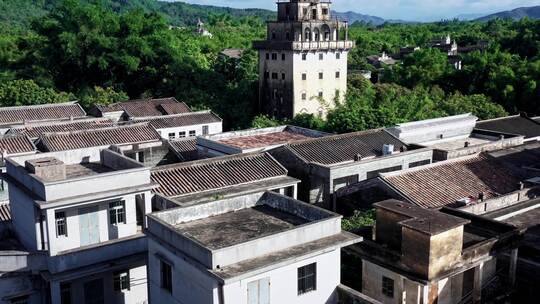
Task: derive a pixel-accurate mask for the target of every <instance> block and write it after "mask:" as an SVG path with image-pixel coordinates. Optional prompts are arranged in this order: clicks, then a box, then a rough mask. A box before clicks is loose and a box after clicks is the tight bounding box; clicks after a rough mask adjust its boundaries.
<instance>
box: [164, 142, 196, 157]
mask: <svg viewBox="0 0 540 304" xmlns="http://www.w3.org/2000/svg"><path fill="white" fill-rule="evenodd" d="M169 144H170V145H171V147H172V149H173V150H174V151H175V152H176V154H177V155H179V156H180V157H181V158H182V160H183V161H193V160H197V159H198V158H199V153H198V152H197V139H195V138H189V139H182V140H173V141H169Z"/></svg>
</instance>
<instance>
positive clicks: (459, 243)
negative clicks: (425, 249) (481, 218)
mask: <svg viewBox="0 0 540 304" xmlns="http://www.w3.org/2000/svg"><path fill="white" fill-rule="evenodd" d="M462 247H463V226H460V227H457V228H454V229H451V230H448V231H445V232H443V233H441V234H437V235H434V236H432V237H431V239H430V251H429V278H433V277H436V276H438V275H440V274H442V273H444V272H446V271H448V270H450V269H452V268H453V267H454V266H455V265H456V264H458V263H459V262H460V260H461V248H462Z"/></svg>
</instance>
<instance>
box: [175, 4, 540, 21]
mask: <svg viewBox="0 0 540 304" xmlns="http://www.w3.org/2000/svg"><path fill="white" fill-rule="evenodd" d="M184 1H187V2H189V3H195V4H207V5H218V6H229V7H241V8H246V7H258V8H266V9H275V7H276V5H275V2H276V1H274V0H184ZM333 2H334V4H333V6H334V9H335V10H337V11H354V12H357V13H362V14H369V15H374V16H380V17H383V18H392V19H404V20H438V19H441V18H452V17H455V16H457V15H460V14H471V13H481V14H490V13H494V12H498V11H502V10H508V9H514V8H517V7H521V6H533V5H540V1H539V0H446V1H445V0H379V1H373V0H334V1H333Z"/></svg>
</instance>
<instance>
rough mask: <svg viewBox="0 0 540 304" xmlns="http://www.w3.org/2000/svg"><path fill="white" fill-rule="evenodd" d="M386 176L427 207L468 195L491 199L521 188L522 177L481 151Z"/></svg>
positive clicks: (401, 189) (405, 193)
mask: <svg viewBox="0 0 540 304" xmlns="http://www.w3.org/2000/svg"><path fill="white" fill-rule="evenodd" d="M381 178H382V180H383V181H385V182H386V183H387V184H389V185H390V186H392V187H393V188H394V189H396V190H398V191H399V192H400V193H402V194H403V195H405V197H407V198H408V199H409V200H411V201H412V202H413V203H415V204H416V205H418V206H420V207H423V208H441V207H444V206H448V205H450V206H451V205H452V204H454V203H455V202H456V201H458V200H460V199H464V198H468V197H472V198H478V195H479V194H480V193H483V194H484V199H490V198H494V197H498V196H500V195H504V194H507V193H510V192H512V191H516V190H518V183H519V182H520V180H521V179H520V177H519V176H517V175H516V174H515V173H514V172H512V171H510V170H508V169H507V168H506V167H505V166H504V165H503V164H502V163H501V162H499V161H497V160H496V159H493V158H491V157H488V156H485V155H480V156H473V157H466V158H463V159H457V160H451V161H445V162H440V163H436V164H433V165H430V166H425V167H420V168H418V169H417V168H415V169H409V170H406V171H401V172H398V173H387V174H382V177H381Z"/></svg>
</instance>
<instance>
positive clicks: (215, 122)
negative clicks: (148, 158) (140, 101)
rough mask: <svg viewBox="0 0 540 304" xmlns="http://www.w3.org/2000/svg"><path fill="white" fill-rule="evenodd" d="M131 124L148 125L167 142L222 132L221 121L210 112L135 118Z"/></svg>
mask: <svg viewBox="0 0 540 304" xmlns="http://www.w3.org/2000/svg"><path fill="white" fill-rule="evenodd" d="M131 122H132V123H148V124H149V125H150V126H152V127H153V128H154V129H156V131H157V132H158V133H159V135H160V136H161V138H163V139H168V140H175V139H178V138H185V137H195V136H199V135H208V134H216V133H221V132H223V120H222V119H221V118H219V116H217V115H216V114H214V113H212V112H211V111H200V112H188V113H181V114H170V115H162V116H154V117H140V118H139V117H135V118H132V119H131Z"/></svg>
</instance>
